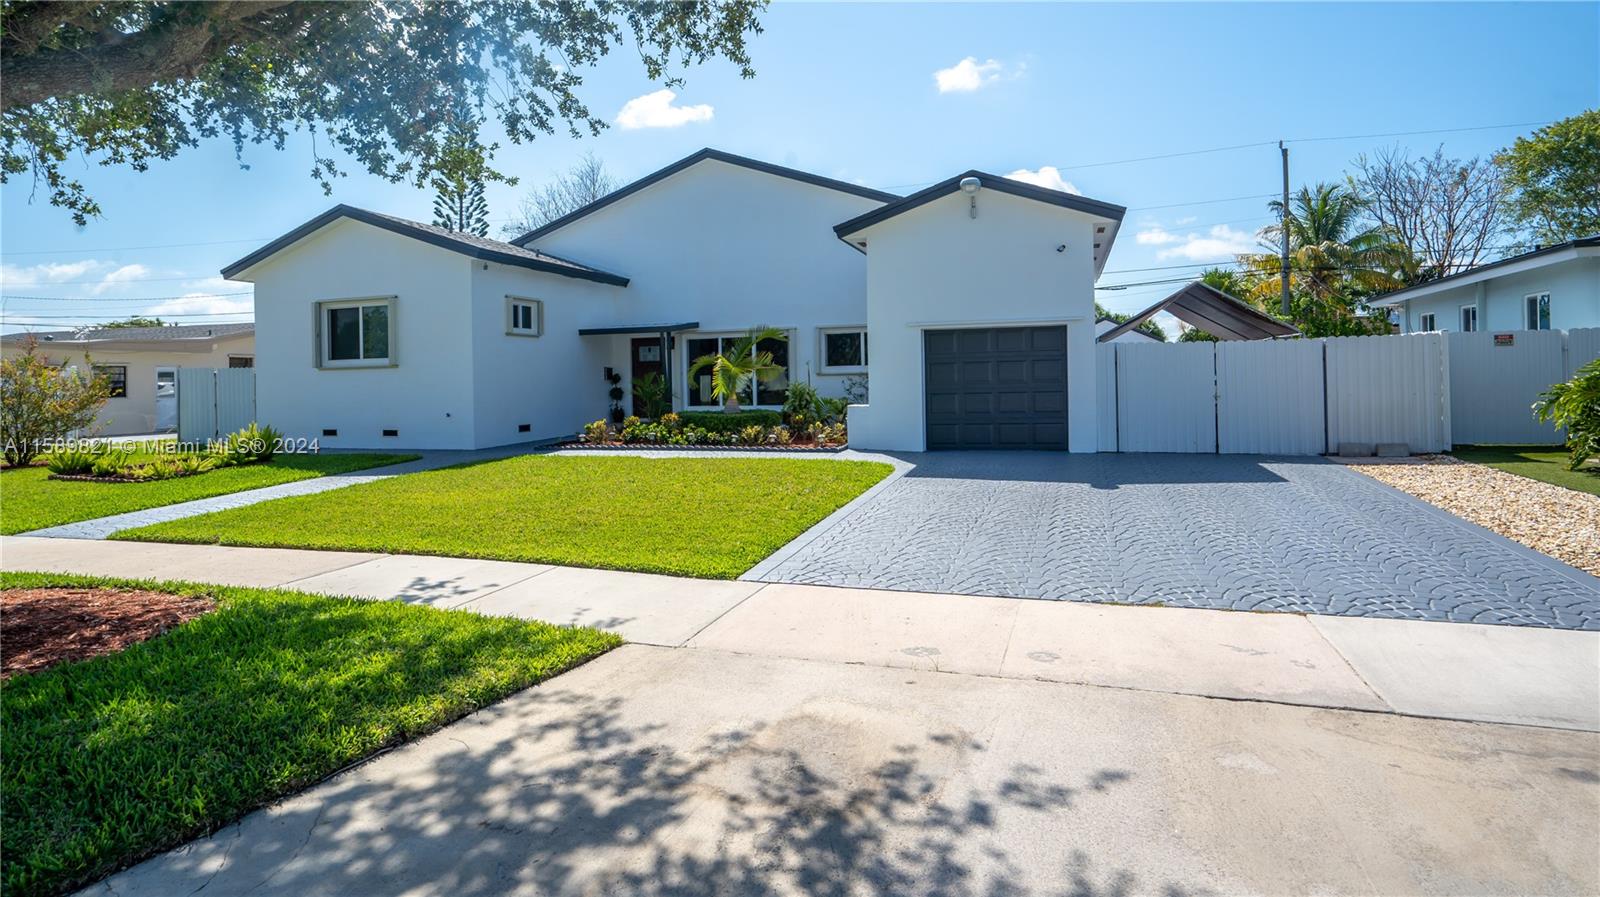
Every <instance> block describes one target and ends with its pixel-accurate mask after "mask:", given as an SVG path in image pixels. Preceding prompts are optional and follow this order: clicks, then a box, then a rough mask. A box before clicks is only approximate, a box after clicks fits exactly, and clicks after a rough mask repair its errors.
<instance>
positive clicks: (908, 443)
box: [223, 149, 1124, 452]
mask: <svg viewBox="0 0 1600 897" xmlns="http://www.w3.org/2000/svg"><path fill="white" fill-rule="evenodd" d="M1123 211H1124V210H1123V208H1122V207H1121V206H1116V205H1112V204H1110V203H1105V202H1100V201H1097V200H1092V199H1088V198H1086V197H1082V196H1078V195H1074V194H1069V193H1064V192H1060V191H1055V190H1047V189H1042V188H1039V187H1035V186H1032V185H1029V184H1023V183H1020V182H1016V181H1010V180H1007V179H1005V178H1001V177H997V176H994V175H990V174H986V173H983V172H978V171H969V172H964V173H962V174H960V175H957V176H955V177H952V178H950V179H948V180H946V181H942V182H940V183H938V184H935V185H933V186H931V187H929V188H927V189H925V190H921V191H919V192H917V193H914V194H911V195H910V196H904V197H901V196H896V195H894V194H890V193H885V192H883V191H879V190H873V189H869V188H866V187H861V186H858V185H855V184H849V183H845V182H842V181H837V180H833V179H830V178H825V177H821V176H818V175H814V174H809V173H806V172H802V171H797V170H794V169H789V168H783V167H780V166H776V165H771V164H767V163H764V162H759V161H756V160H752V159H747V158H743V157H740V156H735V155H731V154H728V153H724V152H720V151H716V150H710V149H707V150H702V151H700V152H698V153H695V154H693V155H691V156H689V157H687V158H685V159H682V160H680V161H678V162H675V163H673V164H672V165H669V166H667V167H665V168H663V169H661V170H660V171H657V172H655V173H654V174H651V175H649V176H647V177H644V178H642V179H640V180H638V181H636V182H634V183H632V184H629V185H628V186H626V187H623V188H621V189H619V190H617V191H616V192H614V193H612V194H610V195H608V196H606V197H604V198H603V199H601V200H599V201H597V202H595V203H592V204H591V205H589V206H586V207H584V208H582V209H580V210H578V211H576V212H574V213H572V214H570V215H567V216H566V217H564V218H561V219H558V220H556V221H553V222H551V223H549V224H547V225H545V226H543V227H541V228H539V229H537V230H535V231H533V232H531V233H528V234H525V235H523V236H522V237H519V238H518V239H516V240H515V241H513V242H511V243H502V242H499V241H496V240H489V239H484V238H478V237H473V236H469V235H463V234H457V233H452V232H449V231H445V230H442V229H440V228H436V227H432V226H430V225H425V224H420V223H417V222H411V221H405V220H402V219H398V218H393V217H390V216H387V215H382V214H378V213H375V212H370V211H366V210H362V209H356V208H352V207H348V206H338V207H335V208H333V209H330V210H329V211H327V212H325V213H324V214H322V215H319V216H317V217H316V218H314V219H312V220H311V221H308V222H307V223H306V224H304V225H302V226H301V227H298V228H296V229H295V230H293V231H291V232H290V233H288V234H286V235H284V236H283V237H281V238H279V239H277V240H274V241H272V242H271V243H269V244H267V245H266V246H264V247H262V248H261V249H259V250H257V251H256V252H253V253H251V254H250V255H248V256H246V257H245V258H243V259H240V260H239V261H238V262H235V263H234V264H232V265H229V266H228V267H227V268H225V269H223V275H224V276H225V277H227V278H230V279H233V280H241V281H248V282H252V283H254V284H255V309H256V342H257V361H256V364H257V412H258V417H259V418H260V420H261V421H262V422H263V423H267V424H271V425H272V426H275V427H278V428H279V429H281V430H283V431H285V433H287V434H289V435H293V436H307V437H315V438H318V439H320V440H321V443H322V444H323V445H324V446H328V447H362V448H370V447H391V446H392V447H410V448H451V449H464V448H478V447H488V446H494V445H502V444H509V443H516V442H529V441H541V440H552V439H559V438H565V437H567V436H570V435H571V434H573V433H575V432H577V430H578V429H579V428H580V427H581V426H582V424H583V423H585V422H587V421H592V420H595V419H597V418H601V417H604V416H605V414H606V412H607V408H608V406H609V400H608V399H607V397H606V391H607V390H608V389H609V387H610V385H609V384H608V383H607V382H606V380H605V375H606V373H607V372H609V371H615V372H616V373H617V374H620V375H621V377H622V378H623V383H622V386H623V389H624V392H625V394H627V395H631V394H632V388H631V381H632V379H633V378H634V377H637V376H642V375H644V374H647V373H651V372H658V373H661V374H663V375H664V376H665V377H666V378H667V379H668V380H669V381H670V383H671V385H672V392H673V407H674V408H675V409H678V410H684V409H708V410H709V409H713V408H715V407H716V404H715V403H714V402H713V400H712V398H711V395H710V389H709V382H708V380H707V379H706V378H700V381H699V382H688V377H687V369H688V366H689V364H690V363H691V362H692V360H693V359H694V358H696V357H698V356H700V355H704V354H706V353H707V352H709V351H711V350H713V349H715V348H716V347H717V346H718V345H719V341H722V340H731V339H735V338H737V337H738V336H740V335H741V334H743V333H745V332H747V331H748V330H749V329H750V328H752V327H756V326H771V327H776V328H779V329H781V330H782V331H784V332H785V334H787V339H786V340H784V341H782V342H775V343H773V344H770V345H764V346H763V347H762V349H763V350H770V351H772V352H773V354H774V357H775V359H776V360H777V361H778V362H779V363H781V364H783V365H784V366H785V367H786V370H787V377H786V378H783V379H780V380H777V381H774V382H772V383H770V384H762V385H758V386H756V387H754V388H753V390H752V394H751V395H749V396H747V397H746V398H745V401H744V402H743V404H744V405H745V406H746V407H757V408H776V407H779V406H781V404H782V402H783V398H784V395H785V390H786V386H787V383H788V382H794V381H799V380H804V381H809V382H810V383H812V384H813V385H814V386H815V387H816V388H817V389H818V390H819V391H820V392H822V393H823V394H825V395H842V394H843V393H844V389H845V382H846V380H847V378H850V377H859V376H861V375H867V377H868V378H869V383H870V398H869V400H868V402H867V403H866V404H863V405H856V406H852V408H851V411H850V441H851V444H852V445H854V446H858V447H862V448H870V449H880V450H902V451H922V450H925V449H937V448H958V447H959V448H966V447H974V448H975V447H1031V448H1049V449H1063V450H1071V451H1080V452H1092V451H1095V449H1096V439H1097V431H1096V422H1097V408H1096V396H1097V390H1096V384H1095V373H1096V366H1095V363H1094V343H1095V338H1096V328H1097V323H1096V320H1095V310H1094V282H1095V279H1096V278H1097V277H1098V275H1099V273H1100V271H1101V270H1102V268H1103V267H1104V265H1105V259H1106V256H1107V254H1108V253H1109V252H1110V250H1111V247H1112V244H1113V242H1114V240H1115V239H1116V235H1117V230H1118V226H1119V225H1120V223H1121V220H1122V216H1123Z"/></svg>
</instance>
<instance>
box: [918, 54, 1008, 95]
mask: <svg viewBox="0 0 1600 897" xmlns="http://www.w3.org/2000/svg"><path fill="white" fill-rule="evenodd" d="M1004 68H1005V66H1004V65H1001V63H1000V60H998V59H990V60H988V61H987V62H979V61H978V58H977V57H976V56H968V57H967V58H966V59H963V60H961V61H960V62H958V63H956V64H955V65H952V66H950V67H949V68H947V69H939V70H938V71H936V72H934V73H933V80H934V83H936V84H938V85H939V92H940V93H971V92H972V91H974V90H978V89H979V88H982V87H988V86H989V85H991V84H994V83H995V82H997V81H999V80H1000V73H1001V71H1002V70H1003V69H1004Z"/></svg>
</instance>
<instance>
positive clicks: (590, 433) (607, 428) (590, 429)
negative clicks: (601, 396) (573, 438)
mask: <svg viewBox="0 0 1600 897" xmlns="http://www.w3.org/2000/svg"><path fill="white" fill-rule="evenodd" d="M610 437H611V425H610V424H607V423H606V422H605V421H603V420H597V421H590V422H589V423H586V424H584V425H583V441H584V442H594V443H602V442H605V441H606V440H607V439H609V438H610Z"/></svg>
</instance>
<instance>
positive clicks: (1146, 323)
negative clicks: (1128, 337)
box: [1094, 302, 1167, 342]
mask: <svg viewBox="0 0 1600 897" xmlns="http://www.w3.org/2000/svg"><path fill="white" fill-rule="evenodd" d="M1094 316H1095V318H1096V319H1097V320H1098V319H1100V318H1110V319H1111V320H1113V321H1115V322H1117V323H1118V324H1126V323H1128V320H1129V319H1131V318H1132V317H1133V315H1127V314H1123V313H1122V312H1119V311H1112V310H1111V309H1109V308H1106V307H1105V306H1104V305H1101V304H1100V303H1098V302H1096V303H1095V304H1094ZM1133 329H1134V330H1137V331H1139V332H1140V333H1143V334H1147V335H1149V336H1153V337H1155V338H1156V339H1158V340H1161V341H1162V342H1166V341H1167V332H1166V331H1165V330H1163V329H1161V325H1160V324H1157V323H1156V322H1155V318H1154V316H1151V317H1149V318H1145V319H1144V320H1143V321H1140V322H1139V326H1138V327H1135V328H1133Z"/></svg>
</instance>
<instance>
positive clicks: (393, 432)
mask: <svg viewBox="0 0 1600 897" xmlns="http://www.w3.org/2000/svg"><path fill="white" fill-rule="evenodd" d="M383 435H385V436H399V435H400V431H399V430H384V431H383Z"/></svg>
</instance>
